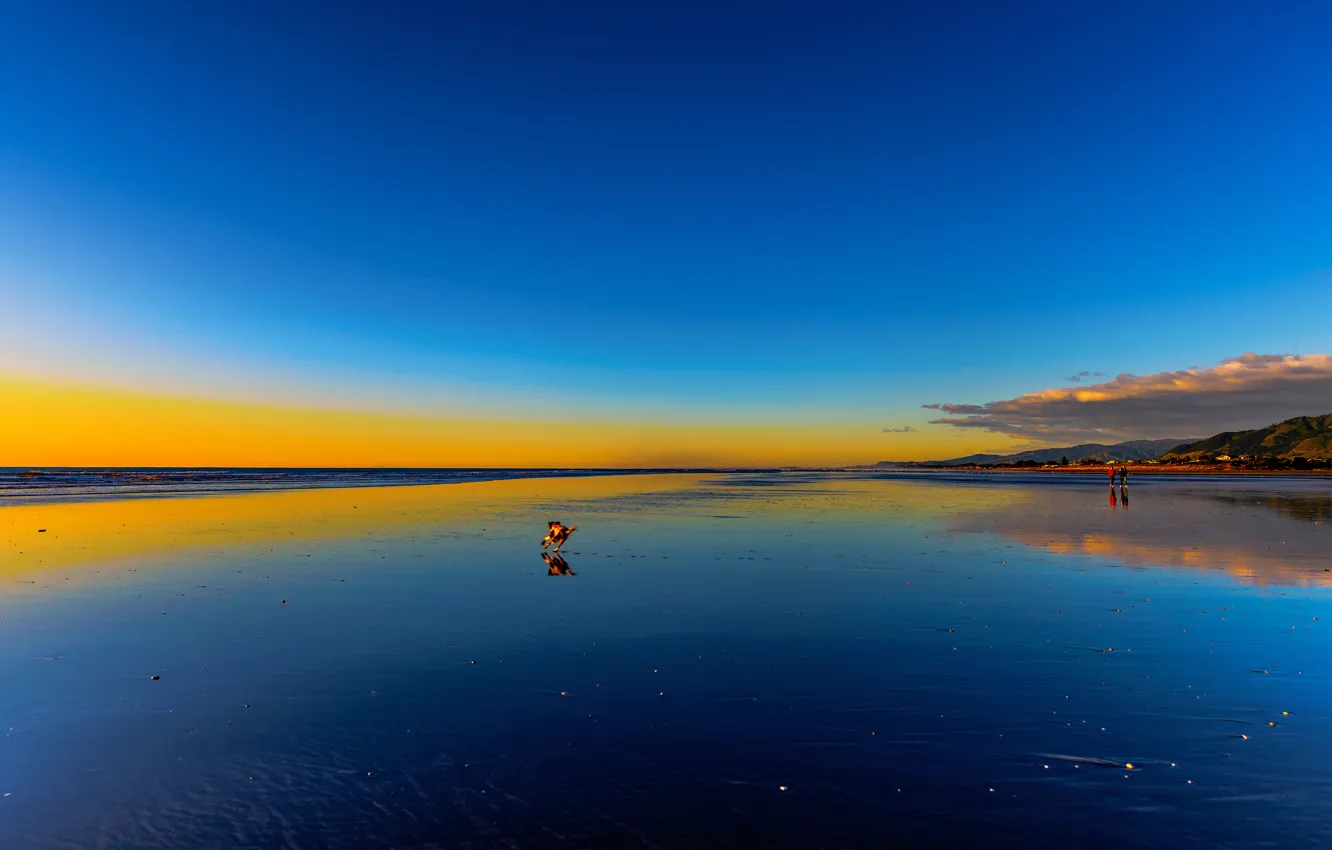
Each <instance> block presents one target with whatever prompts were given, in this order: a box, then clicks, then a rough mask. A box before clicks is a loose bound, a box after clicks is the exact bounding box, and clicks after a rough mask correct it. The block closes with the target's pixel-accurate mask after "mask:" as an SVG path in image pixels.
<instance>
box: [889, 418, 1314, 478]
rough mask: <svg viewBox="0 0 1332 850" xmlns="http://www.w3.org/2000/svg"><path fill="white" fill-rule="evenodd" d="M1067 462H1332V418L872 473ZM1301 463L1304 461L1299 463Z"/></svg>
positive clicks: (955, 460) (893, 464) (936, 462)
mask: <svg viewBox="0 0 1332 850" xmlns="http://www.w3.org/2000/svg"><path fill="white" fill-rule="evenodd" d="M1062 458H1068V461H1069V463H1077V462H1078V461H1080V460H1089V461H1098V462H1101V463H1105V462H1106V461H1111V460H1119V461H1143V460H1160V461H1162V462H1164V463H1188V462H1191V461H1222V462H1225V461H1227V460H1235V461H1239V460H1241V459H1244V460H1260V459H1264V458H1270V459H1272V460H1273V461H1298V460H1300V459H1303V460H1310V461H1332V413H1327V414H1324V415H1322V416H1296V417H1295V418H1294V419H1287V420H1286V421H1284V422H1278V423H1276V424H1275V425H1268V426H1267V427H1266V428H1255V429H1253V430H1252V431H1226V432H1224V433H1221V434H1217V435H1216V436H1214V437H1208V438H1207V439H1205V440H1175V439H1170V440H1129V441H1128V442H1125V443H1115V444H1114V445H1103V444H1101V443H1083V444H1082V445H1079V446H1065V447H1062V448H1056V449H1033V450H1031V451H1026V452H1017V453H1016V454H1010V455H997V454H977V455H967V456H966V457H955V458H952V459H951V460H929V461H912V462H907V463H898V462H895V461H888V460H885V461H880V462H879V463H876V464H874V466H873V467H871V468H884V467H902V466H916V467H919V466H977V465H991V464H1014V463H1021V462H1023V461H1028V462H1033V463H1058V462H1059V461H1060V460H1061V459H1062ZM1301 462H1302V461H1301Z"/></svg>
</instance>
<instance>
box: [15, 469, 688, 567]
mask: <svg viewBox="0 0 1332 850" xmlns="http://www.w3.org/2000/svg"><path fill="white" fill-rule="evenodd" d="M696 480H697V476H687V475H634V476H607V477H588V478H550V479H522V480H515V481H490V482H481V483H462V484H441V485H427V486H418V487H410V486H409V487H373V488H370V487H366V488H348V489H325V490H292V491H285V492H274V493H246V494H240V495H225V496H216V495H201V496H192V497H181V498H162V499H129V500H121V501H95V502H59V503H45V504H35V505H19V506H7V507H0V581H11V582H13V581H35V580H36V579H37V578H38V577H40V576H43V575H45V576H47V577H48V578H49V576H50V575H51V574H52V573H54V572H61V571H73V573H72V575H78V574H79V573H80V571H84V577H87V575H86V569H85V568H90V567H94V566H97V567H100V566H104V565H124V564H128V563H133V564H139V563H144V562H152V563H159V564H161V563H165V562H167V561H169V560H170V559H172V558H180V557H186V558H189V557H194V558H198V557H201V556H205V555H207V554H208V553H210V552H211V553H218V552H221V551H235V550H242V551H243V550H256V551H268V550H279V549H280V550H282V551H292V550H293V549H301V548H305V549H309V548H311V547H320V546H327V545H329V544H332V543H337V542H339V541H343V542H350V541H355V542H356V543H357V545H364V544H366V543H367V542H373V540H374V538H375V537H376V536H377V535H378V536H379V537H380V538H381V539H411V538H413V537H415V536H419V535H420V534H422V533H424V532H426V531H427V530H435V529H438V528H440V527H442V526H453V525H460V526H461V528H460V529H459V530H461V531H468V530H469V529H470V532H471V533H476V532H477V531H478V530H479V529H481V528H483V527H484V526H485V524H486V522H487V520H496V519H499V518H500V517H502V516H505V515H509V514H513V513H515V512H521V511H524V510H527V509H530V508H531V507H533V506H539V505H544V504H548V503H550V502H557V503H558V502H564V501H570V500H573V501H583V500H597V499H615V498H626V497H630V496H633V495H635V494H640V493H644V492H655V491H658V490H662V489H664V488H672V487H679V486H687V485H689V484H690V483H692V482H694V481H696ZM538 537H539V536H538ZM61 577H62V578H64V577H66V576H64V573H63V572H62V573H61Z"/></svg>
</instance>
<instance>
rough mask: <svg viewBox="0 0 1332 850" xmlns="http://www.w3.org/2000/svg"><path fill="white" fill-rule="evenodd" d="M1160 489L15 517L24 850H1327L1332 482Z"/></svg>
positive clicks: (10, 623) (487, 491)
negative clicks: (544, 544)
mask: <svg viewBox="0 0 1332 850" xmlns="http://www.w3.org/2000/svg"><path fill="white" fill-rule="evenodd" d="M1127 495H1128V499H1127V503H1126V499H1125V498H1124V495H1123V493H1122V491H1120V490H1118V489H1116V490H1115V491H1114V499H1113V501H1112V500H1111V497H1110V491H1109V490H1108V488H1107V487H1106V486H1105V485H1104V484H1103V483H1101V482H1100V481H1099V480H1098V479H1090V478H1088V479H1079V478H1072V477H1063V476H1048V475H1047V476H1040V475H1033V476H1017V475H1005V476H989V477H985V476H921V475H897V476H893V475H873V474H866V475H854V474H820V475H813V474H782V475H773V474H766V475H752V476H745V475H712V476H707V475H670V476H620V477H609V478H559V479H544V480H516V481H494V482H489V483H464V484H447V485H437V486H417V487H384V488H362V489H322V490H299V491H289V492H276V493H258V494H245V495H224V496H217V495H210V496H196V497H189V498H165V499H135V500H122V501H98V502H88V503H83V502H78V503H69V502H67V503H47V504H28V505H21V506H9V507H0V587H3V589H4V590H3V593H2V594H0V635H3V641H0V676H2V677H3V678H2V679H0V681H3V683H4V688H3V689H2V690H0V728H3V729H4V730H5V731H6V737H5V738H3V739H0V793H3V794H5V795H6V796H4V797H2V798H0V846H4V847H71V848H73V847H78V848H84V847H107V848H113V847H114V848H122V847H256V848H259V847H262V848H268V847H292V848H305V847H310V848H315V847H339V848H341V847H347V848H362V847H380V846H383V847H478V848H479V847H533V846H541V847H545V846H553V847H637V846H644V847H734V846H767V847H866V848H870V847H885V846H912V847H921V846H940V847H943V846H986V847H1033V846H1078V847H1111V846H1113V847H1125V846H1132V847H1162V848H1165V847H1171V848H1173V847H1191V846H1192V847H1214V846H1232V847H1253V846H1275V847H1313V846H1326V845H1328V844H1330V843H1332V817H1329V815H1332V811H1330V808H1332V806H1330V804H1329V802H1328V800H1329V799H1330V797H1329V792H1330V791H1332V770H1329V768H1328V766H1327V757H1326V753H1327V751H1328V748H1329V745H1330V744H1332V708H1330V707H1329V701H1328V697H1329V682H1330V681H1332V680H1330V679H1329V664H1332V655H1330V654H1329V651H1328V650H1329V649H1330V648H1332V646H1329V639H1328V636H1327V635H1328V633H1327V628H1328V625H1329V622H1328V618H1329V617H1332V614H1330V613H1329V611H1328V604H1327V603H1328V601H1329V598H1330V596H1332V595H1330V594H1329V590H1328V585H1329V584H1332V573H1330V572H1328V570H1329V568H1332V556H1329V553H1332V545H1329V544H1332V536H1330V535H1332V487H1330V486H1329V484H1328V483H1327V482H1322V481H1304V480H1294V479H1282V480H1276V479H1261V480H1242V481H1230V480H1224V479H1184V480H1169V479H1161V478H1151V479H1142V480H1138V481H1135V482H1134V483H1133V484H1131V485H1130V487H1129V492H1128V494H1127ZM552 519H558V520H562V521H564V522H565V523H567V524H572V525H575V526H577V527H578V531H577V533H576V534H575V535H574V536H573V538H572V540H571V541H570V543H569V544H568V545H567V546H566V547H565V551H564V553H563V554H564V556H565V560H566V563H565V564H564V565H560V564H558V563H557V564H555V565H554V566H552V565H549V564H548V563H547V562H546V561H543V560H542V559H541V557H540V547H539V543H538V541H539V540H540V538H541V536H542V534H543V533H544V530H545V523H546V521H547V520H552ZM39 529H45V531H39ZM564 570H567V574H559V573H561V572H562V571H564ZM552 572H553V573H556V574H555V575H551V574H550V573H552ZM152 676H159V677H160V679H157V680H154V679H152V678H150V677H152ZM1128 764H1132V765H1133V767H1132V768H1131V769H1130V768H1127V767H1126V765H1128Z"/></svg>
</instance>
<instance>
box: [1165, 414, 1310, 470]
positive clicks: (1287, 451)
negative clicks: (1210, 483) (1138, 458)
mask: <svg viewBox="0 0 1332 850" xmlns="http://www.w3.org/2000/svg"><path fill="white" fill-rule="evenodd" d="M1223 458H1228V459H1235V460H1238V459H1241V458H1245V459H1247V458H1274V459H1278V460H1289V461H1293V460H1296V459H1299V458H1303V459H1304V460H1324V461H1328V460H1332V413H1328V414H1324V415H1323V416H1296V417H1295V418H1294V419H1287V420H1286V421H1285V422H1278V423H1277V424H1275V425H1269V426H1267V427H1266V428H1255V429H1254V430H1252V431H1226V432H1224V433H1221V434H1217V435H1216V436H1214V437H1208V438H1207V439H1206V440H1199V441H1198V442H1196V443H1187V444H1185V445H1182V446H1177V447H1175V448H1173V449H1171V450H1170V451H1168V452H1166V453H1165V454H1164V455H1162V456H1161V460H1162V461H1163V462H1167V463H1169V462H1175V463H1188V462H1191V461H1211V460H1220V459H1223Z"/></svg>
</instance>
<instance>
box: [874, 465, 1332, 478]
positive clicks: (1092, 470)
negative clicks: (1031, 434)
mask: <svg viewBox="0 0 1332 850" xmlns="http://www.w3.org/2000/svg"><path fill="white" fill-rule="evenodd" d="M1108 468H1109V467H1108V465H1107V466H1056V467H1042V466H900V467H894V466H885V467H856V468H855V471H858V472H866V471H874V472H924V473H931V472H944V473H953V472H999V473H1013V472H1022V473H1042V474H1052V475H1084V476H1086V477H1088V478H1100V479H1102V480H1104V479H1106V478H1108V477H1109V476H1107V475H1106V472H1105V471H1106V469H1108ZM1114 468H1115V469H1121V468H1126V469H1128V471H1129V479H1130V480H1132V479H1133V478H1135V477H1140V476H1141V477H1154V478H1162V477H1170V476H1179V477H1205V476H1217V477H1220V476H1226V477H1245V478H1318V479H1332V469H1235V468H1232V467H1230V466H1228V465H1225V464H1201V463H1199V464H1178V465H1169V466H1167V465H1162V464H1134V463H1129V464H1116V465H1115V467H1114Z"/></svg>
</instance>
